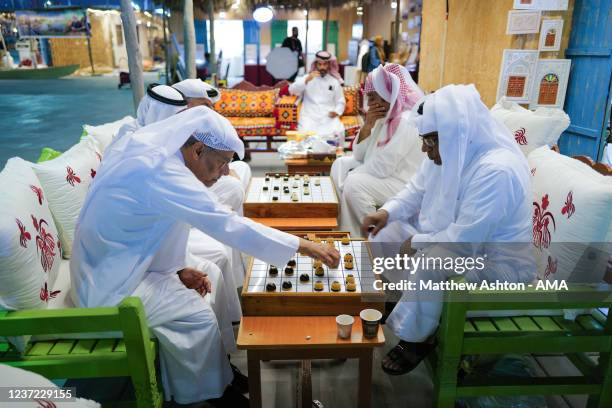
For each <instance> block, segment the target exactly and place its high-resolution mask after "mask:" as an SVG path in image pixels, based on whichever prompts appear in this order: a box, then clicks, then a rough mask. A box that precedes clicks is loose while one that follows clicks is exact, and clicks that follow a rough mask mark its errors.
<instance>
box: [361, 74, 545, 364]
mask: <svg viewBox="0 0 612 408" xmlns="http://www.w3.org/2000/svg"><path fill="white" fill-rule="evenodd" d="M418 113H419V114H420V116H419V117H418V118H417V119H416V121H417V128H418V130H419V134H420V135H421V139H422V151H423V152H424V153H426V154H427V157H428V159H429V160H425V161H424V162H423V164H422V165H421V168H420V169H419V171H418V172H417V174H416V175H415V176H414V177H413V178H412V179H411V180H410V182H409V183H408V184H407V185H406V187H405V188H404V190H402V191H401V192H400V193H399V194H397V195H396V196H395V197H393V198H392V199H391V200H389V201H387V202H386V203H385V204H384V205H383V206H382V208H381V209H380V210H378V211H377V212H375V213H372V214H370V215H368V216H366V217H365V218H364V220H363V223H362V226H361V228H362V232H363V233H364V236H365V234H367V233H368V232H369V233H370V234H371V239H372V240H373V241H375V242H377V243H380V245H381V247H382V251H383V252H384V254H385V256H393V255H394V254H398V253H400V252H401V253H402V254H407V255H408V256H412V259H417V258H419V257H422V258H423V259H426V258H427V257H432V254H438V253H444V254H446V253H449V251H450V254H452V255H454V256H457V255H459V256H463V257H465V256H469V257H473V258H475V257H477V256H481V257H485V258H486V263H485V267H484V268H481V269H480V270H476V269H474V268H469V269H468V271H465V273H464V277H465V279H466V280H467V281H470V282H479V283H480V282H483V281H488V282H489V281H493V282H494V281H496V280H500V281H507V282H530V281H532V280H533V278H534V277H535V272H534V271H535V267H534V262H533V258H532V254H531V229H532V224H531V201H532V200H531V184H530V176H529V167H528V165H527V160H526V158H525V156H524V155H523V154H522V153H521V151H520V149H519V148H518V146H517V144H516V142H515V141H514V140H513V138H512V136H511V135H510V133H509V131H508V130H507V129H506V128H505V127H504V126H503V125H502V124H500V123H499V122H497V121H496V120H495V119H493V118H492V117H491V115H490V113H489V110H488V109H487V107H486V106H485V105H484V104H483V103H482V101H481V100H480V95H479V94H478V91H477V90H476V88H475V87H474V86H473V85H449V86H447V87H444V88H442V89H440V90H438V91H437V92H435V93H434V94H432V95H430V96H428V97H427V99H426V100H425V102H424V104H423V105H421V106H420V107H419V109H418ZM491 243H495V245H493V244H491ZM500 243H501V244H500ZM376 245H378V244H376ZM462 251H467V253H463V252H462ZM402 269H403V268H402ZM394 272H395V273H397V271H394ZM399 272H401V273H400V275H403V276H402V279H409V280H411V281H413V282H415V284H416V287H417V290H406V291H404V292H403V293H402V298H401V299H400V302H399V303H397V305H396V306H395V307H394V309H393V311H392V312H391V314H390V315H389V317H388V319H387V321H386V323H387V325H388V326H389V327H390V328H391V329H392V330H393V332H394V333H395V334H396V335H397V336H398V337H399V339H400V342H399V343H398V344H397V346H396V347H394V348H393V349H392V350H391V351H390V352H389V353H388V354H387V356H386V357H385V358H384V359H383V361H382V368H383V370H384V371H385V372H386V373H388V374H390V375H400V374H405V373H408V372H410V371H411V370H412V369H414V368H415V367H416V366H417V365H418V364H419V363H420V362H421V361H422V360H423V358H425V357H426V356H427V355H428V354H429V353H430V352H431V351H433V349H434V348H435V344H434V343H433V336H432V335H433V334H434V332H435V330H436V328H437V326H438V322H439V319H440V315H441V312H442V304H443V303H442V301H443V295H444V294H443V292H442V291H423V290H420V291H419V290H418V288H419V287H421V286H420V282H423V281H433V282H443V281H446V280H447V279H448V278H449V277H451V276H454V275H457V274H459V273H463V272H462V271H459V270H457V269H456V268H452V267H451V268H445V267H442V268H440V267H437V268H436V267H434V268H432V269H427V268H423V267H416V268H414V270H411V271H409V273H408V272H407V271H406V269H403V270H400V271H399ZM396 278H397V277H393V276H389V279H390V280H395V279H396Z"/></svg>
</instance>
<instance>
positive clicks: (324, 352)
mask: <svg viewBox="0 0 612 408" xmlns="http://www.w3.org/2000/svg"><path fill="white" fill-rule="evenodd" d="M384 343H385V336H384V334H383V331H382V327H381V328H380V329H379V331H378V337H377V338H374V339H365V338H363V336H362V334H361V319H360V318H359V316H355V323H354V324H353V330H352V334H351V338H350V339H346V340H343V339H340V338H338V336H337V328H336V318H335V316H244V317H243V318H242V320H241V322H240V330H239V332H238V348H239V349H241V350H247V360H248V375H249V398H250V404H251V407H254V408H259V407H261V406H262V401H261V372H260V361H261V360H302V367H301V370H300V389H301V393H300V394H301V398H300V402H301V406H302V407H303V408H307V407H308V408H310V407H311V406H312V381H311V377H310V372H311V370H310V360H312V359H338V358H358V359H359V382H358V389H359V392H358V396H357V402H358V406H359V407H360V408H366V407H369V406H370V405H371V398H372V389H371V387H372V357H373V350H374V347H380V346H382V345H383V344H384Z"/></svg>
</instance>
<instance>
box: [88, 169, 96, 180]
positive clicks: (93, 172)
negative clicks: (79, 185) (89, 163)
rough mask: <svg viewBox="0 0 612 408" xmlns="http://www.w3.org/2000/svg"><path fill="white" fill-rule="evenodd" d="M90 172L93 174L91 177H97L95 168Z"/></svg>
mask: <svg viewBox="0 0 612 408" xmlns="http://www.w3.org/2000/svg"><path fill="white" fill-rule="evenodd" d="M89 174H90V175H91V178H94V177H96V171H95V170H94V169H91V172H90V173H89Z"/></svg>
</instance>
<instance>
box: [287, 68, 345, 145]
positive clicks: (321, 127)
mask: <svg viewBox="0 0 612 408" xmlns="http://www.w3.org/2000/svg"><path fill="white" fill-rule="evenodd" d="M289 92H290V93H291V94H293V95H300V96H302V107H301V108H300V117H299V120H298V129H299V130H302V131H313V132H316V133H317V134H318V135H320V136H330V135H336V136H340V135H344V125H343V124H342V122H341V121H340V116H342V113H343V112H344V106H345V105H346V101H345V99H344V91H343V90H342V84H340V82H338V80H337V79H336V78H334V77H333V76H331V75H325V76H324V77H315V78H313V79H312V80H310V81H309V82H308V83H306V76H303V77H300V78H298V79H296V80H295V82H294V83H293V84H291V85H290V86H289ZM329 112H336V113H337V114H338V116H337V117H335V118H330V117H329Z"/></svg>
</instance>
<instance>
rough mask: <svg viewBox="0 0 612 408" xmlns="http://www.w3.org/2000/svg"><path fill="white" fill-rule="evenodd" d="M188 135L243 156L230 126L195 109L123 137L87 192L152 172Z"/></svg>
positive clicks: (212, 114) (204, 110)
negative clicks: (146, 170) (138, 174)
mask: <svg viewBox="0 0 612 408" xmlns="http://www.w3.org/2000/svg"><path fill="white" fill-rule="evenodd" d="M190 136H194V137H195V138H196V139H198V140H200V141H201V142H202V143H204V144H205V145H207V146H209V147H211V148H214V149H220V150H227V151H233V152H235V153H237V154H238V156H239V157H240V158H241V159H242V158H243V157H244V144H243V143H242V140H240V138H239V137H238V134H237V133H236V130H235V129H234V127H233V126H232V125H231V123H230V122H229V121H228V120H227V119H225V118H224V117H223V116H221V115H219V114H218V113H217V112H215V111H214V110H212V109H209V108H207V107H205V106H196V107H194V108H191V109H187V110H185V111H183V112H180V113H178V114H176V115H173V116H171V117H169V118H167V119H165V120H162V121H160V122H156V123H153V124H151V125H149V126H145V127H143V128H140V129H138V130H136V131H135V132H134V133H131V134H126V135H125V137H123V138H122V139H120V140H117V142H116V143H113V144H112V145H110V146H109V147H108V148H107V149H106V151H105V154H104V160H102V164H101V165H100V168H99V170H98V173H97V174H96V178H95V179H94V182H93V183H92V186H91V189H92V190H94V189H98V188H100V186H101V185H105V184H111V183H117V181H118V180H121V179H122V178H123V177H125V176H127V175H129V174H130V173H131V172H132V171H142V169H143V167H144V168H148V169H155V168H156V167H158V166H160V165H161V164H163V163H164V161H165V160H166V159H167V158H168V157H170V156H172V155H173V154H176V152H178V151H179V149H180V148H181V147H182V146H183V144H184V143H185V142H186V141H187V139H189V137H190Z"/></svg>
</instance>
